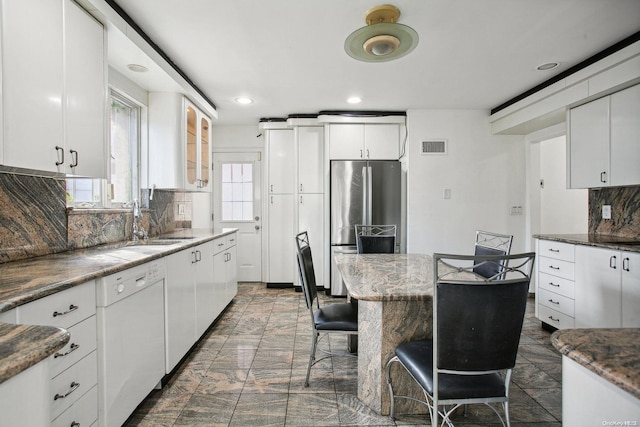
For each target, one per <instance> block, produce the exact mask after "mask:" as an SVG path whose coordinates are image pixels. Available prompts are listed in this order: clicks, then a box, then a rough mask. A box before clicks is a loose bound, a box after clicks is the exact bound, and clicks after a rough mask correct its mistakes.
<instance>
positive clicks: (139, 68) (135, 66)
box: [127, 64, 149, 73]
mask: <svg viewBox="0 0 640 427" xmlns="http://www.w3.org/2000/svg"><path fill="white" fill-rule="evenodd" d="M127 68H128V69H130V70H131V71H133V72H136V73H146V72H147V71H149V69H148V68H147V67H145V66H144V65H140V64H127Z"/></svg>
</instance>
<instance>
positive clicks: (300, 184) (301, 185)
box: [300, 184, 303, 193]
mask: <svg viewBox="0 0 640 427" xmlns="http://www.w3.org/2000/svg"><path fill="white" fill-rule="evenodd" d="M300 192H301V193H302V192H303V191H302V184H300Z"/></svg>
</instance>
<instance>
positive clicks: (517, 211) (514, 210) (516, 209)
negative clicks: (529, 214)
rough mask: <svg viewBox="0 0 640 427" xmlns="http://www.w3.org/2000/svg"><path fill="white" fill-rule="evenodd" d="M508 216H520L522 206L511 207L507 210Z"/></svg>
mask: <svg viewBox="0 0 640 427" xmlns="http://www.w3.org/2000/svg"><path fill="white" fill-rule="evenodd" d="M509 214H510V215H522V206H521V205H513V206H511V209H510V210H509Z"/></svg>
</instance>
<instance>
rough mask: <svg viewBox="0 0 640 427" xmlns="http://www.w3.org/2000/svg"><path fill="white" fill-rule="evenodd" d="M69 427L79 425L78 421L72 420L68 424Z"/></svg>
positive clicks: (78, 426)
mask: <svg viewBox="0 0 640 427" xmlns="http://www.w3.org/2000/svg"><path fill="white" fill-rule="evenodd" d="M69 427H80V423H79V422H77V421H72V422H71V424H69Z"/></svg>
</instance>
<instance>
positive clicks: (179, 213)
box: [178, 203, 184, 215]
mask: <svg viewBox="0 0 640 427" xmlns="http://www.w3.org/2000/svg"><path fill="white" fill-rule="evenodd" d="M178 215H184V204H182V203H178Z"/></svg>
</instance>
